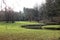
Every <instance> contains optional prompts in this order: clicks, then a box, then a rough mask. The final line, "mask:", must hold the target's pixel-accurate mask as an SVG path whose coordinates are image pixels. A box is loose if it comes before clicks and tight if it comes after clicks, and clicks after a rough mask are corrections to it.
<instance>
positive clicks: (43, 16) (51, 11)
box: [0, 0, 60, 23]
mask: <svg viewBox="0 0 60 40" xmlns="http://www.w3.org/2000/svg"><path fill="white" fill-rule="evenodd" d="M57 17H58V18H57ZM54 18H57V20H54ZM59 18H60V0H46V3H45V4H41V6H37V5H35V7H34V8H25V7H24V8H23V12H21V11H20V12H15V11H13V10H11V8H9V10H5V11H0V21H6V22H9V21H12V23H14V21H37V22H39V21H45V20H46V21H52V22H55V21H58V20H60V19H59ZM46 21H45V22H46ZM58 22H60V21H58Z"/></svg>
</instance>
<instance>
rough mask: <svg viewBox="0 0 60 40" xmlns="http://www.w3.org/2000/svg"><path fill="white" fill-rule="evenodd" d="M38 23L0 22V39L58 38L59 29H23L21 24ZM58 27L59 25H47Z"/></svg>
mask: <svg viewBox="0 0 60 40" xmlns="http://www.w3.org/2000/svg"><path fill="white" fill-rule="evenodd" d="M27 24H38V23H37V22H27V21H26V22H24V21H21V22H15V23H5V22H0V40H60V30H45V29H42V30H41V29H25V28H22V27H21V25H27ZM49 26H51V27H52V26H54V27H59V26H60V25H47V27H49Z"/></svg>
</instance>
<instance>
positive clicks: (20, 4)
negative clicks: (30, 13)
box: [0, 0, 45, 11]
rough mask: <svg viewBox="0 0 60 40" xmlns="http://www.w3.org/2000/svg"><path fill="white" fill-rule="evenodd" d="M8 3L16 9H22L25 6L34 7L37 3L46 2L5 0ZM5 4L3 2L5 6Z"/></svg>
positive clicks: (37, 0)
mask: <svg viewBox="0 0 60 40" xmlns="http://www.w3.org/2000/svg"><path fill="white" fill-rule="evenodd" d="M5 2H6V4H7V5H8V6H9V7H11V8H13V9H14V10H15V11H20V10H21V11H22V10H23V8H24V7H27V8H33V7H34V5H35V4H38V5H40V4H41V3H45V0H5ZM0 6H1V0H0ZM4 7H5V5H4V4H3V8H4Z"/></svg>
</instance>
